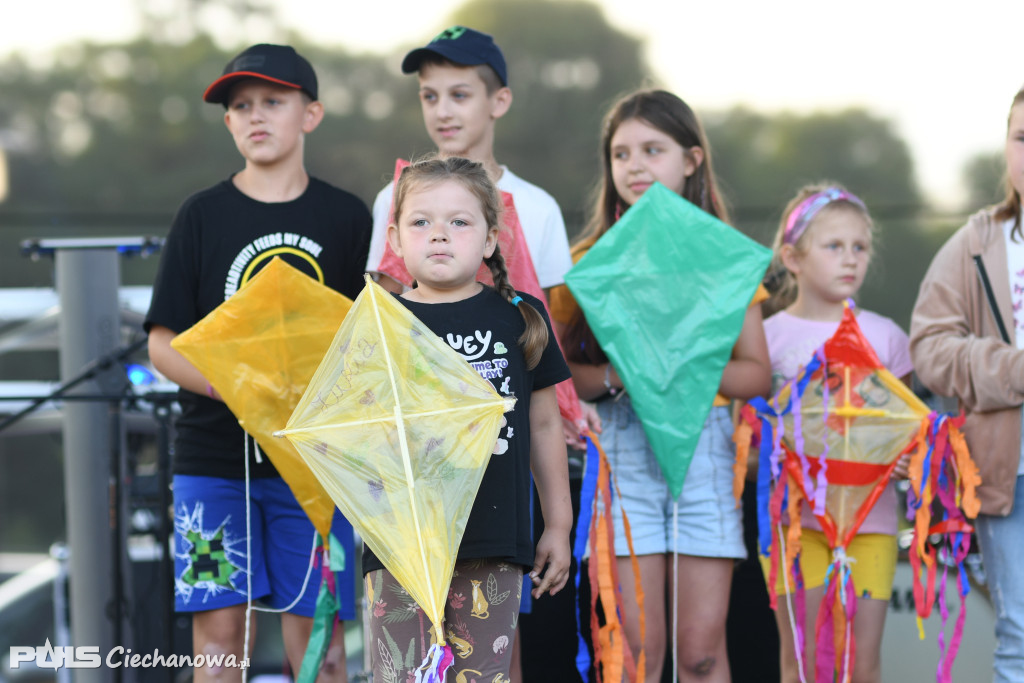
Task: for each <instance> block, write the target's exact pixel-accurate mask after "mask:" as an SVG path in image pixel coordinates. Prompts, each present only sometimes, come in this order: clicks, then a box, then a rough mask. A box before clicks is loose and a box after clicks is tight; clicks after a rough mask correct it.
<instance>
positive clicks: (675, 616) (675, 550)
mask: <svg viewBox="0 0 1024 683" xmlns="http://www.w3.org/2000/svg"><path fill="white" fill-rule="evenodd" d="M638 678H639V675H638ZM672 680H673V681H678V680H679V498H676V499H675V501H673V503H672Z"/></svg>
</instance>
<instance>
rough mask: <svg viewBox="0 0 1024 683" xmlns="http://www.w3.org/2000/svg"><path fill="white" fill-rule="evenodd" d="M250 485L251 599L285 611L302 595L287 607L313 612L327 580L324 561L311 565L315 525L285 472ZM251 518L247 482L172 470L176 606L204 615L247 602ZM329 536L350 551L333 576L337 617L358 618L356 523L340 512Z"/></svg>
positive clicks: (294, 611)
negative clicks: (248, 535)
mask: <svg viewBox="0 0 1024 683" xmlns="http://www.w3.org/2000/svg"><path fill="white" fill-rule="evenodd" d="M249 489H250V490H249V497H250V503H249V517H250V522H251V523H250V526H251V533H252V548H253V554H252V595H253V599H254V600H257V599H258V600H260V601H261V602H263V603H264V604H265V605H267V606H269V607H271V608H273V609H282V608H284V607H287V606H288V605H291V604H292V603H293V602H294V601H295V599H296V598H298V597H299V594H300V593H301V595H302V598H301V599H300V600H299V601H298V602H297V603H296V604H295V605H294V606H293V607H292V608H291V609H289V610H288V611H289V612H291V613H292V614H298V615H300V616H304V617H311V616H313V613H314V612H315V610H316V599H317V595H318V594H319V591H320V582H321V570H320V567H319V565H317V566H315V567H313V569H312V570H309V556H310V551H311V550H312V549H313V534H314V529H313V524H312V523H311V522H310V521H309V518H308V517H306V513H304V512H303V511H302V508H301V507H299V504H298V502H297V501H296V500H295V496H294V495H293V494H292V492H291V489H289V488H288V485H287V484H286V483H284V480H283V479H281V478H280V477H268V478H265V479H264V478H260V479H252V480H250V486H249ZM245 518H246V503H245V480H244V479H222V478H220V477H199V476H192V475H182V474H176V475H174V530H175V534H174V575H175V579H174V601H175V610H176V611H178V612H200V611H204V610H211V609H219V608H221V607H230V606H231V605H238V604H242V603H245V602H246V599H247V586H248V583H249V582H248V581H247V580H246V574H245V572H246V567H247V564H248V562H247V558H246V552H247V550H248V548H247V544H246V523H245ZM331 535H332V536H334V537H335V538H336V539H337V540H338V541H339V542H340V543H341V546H342V549H343V550H344V553H345V568H344V570H343V571H341V572H336V573H335V586H336V589H337V596H338V600H339V602H340V603H341V605H340V609H339V610H338V616H339V618H340V619H343V620H348V619H353V618H354V617H355V563H356V561H357V560H356V557H355V548H354V539H353V535H352V525H350V524H349V523H348V520H346V519H345V518H344V517H343V516H342V515H341V513H340V512H338V510H337V509H335V511H334V519H333V521H332V523H331ZM307 570H309V572H308V573H309V579H308V581H307V580H306V574H307ZM303 582H305V583H306V588H305V590H304V591H303V590H302V586H303Z"/></svg>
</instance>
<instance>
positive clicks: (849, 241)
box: [761, 183, 913, 683]
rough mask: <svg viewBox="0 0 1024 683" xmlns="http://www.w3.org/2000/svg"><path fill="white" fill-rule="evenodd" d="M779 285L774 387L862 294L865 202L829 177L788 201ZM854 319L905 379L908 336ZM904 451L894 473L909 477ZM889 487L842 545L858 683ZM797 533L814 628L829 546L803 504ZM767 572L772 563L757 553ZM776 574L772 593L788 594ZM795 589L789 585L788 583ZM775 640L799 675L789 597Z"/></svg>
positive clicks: (889, 555) (874, 634) (889, 324)
mask: <svg viewBox="0 0 1024 683" xmlns="http://www.w3.org/2000/svg"><path fill="white" fill-rule="evenodd" d="M774 249H775V265H776V272H777V273H778V274H779V275H778V279H777V286H778V289H777V291H776V292H775V293H774V294H773V297H772V300H771V302H770V305H772V307H773V308H774V309H775V310H777V311H778V312H777V313H776V314H775V315H772V316H771V317H769V318H767V319H766V320H765V321H764V331H765V338H766V339H767V341H768V353H769V355H770V356H771V361H772V393H773V394H774V393H776V392H777V391H778V390H779V389H780V388H781V387H782V386H783V385H784V384H785V383H786V382H787V381H788V380H790V379H792V378H794V377H796V376H797V375H798V374H799V372H800V371H801V369H802V366H803V365H804V364H806V363H807V362H808V361H809V360H810V359H811V357H812V356H813V354H814V351H815V349H817V348H819V347H820V346H821V345H822V344H824V343H825V341H827V340H828V339H829V338H830V337H831V336H832V335H833V334H834V333H835V331H836V328H838V327H839V322H840V320H841V319H842V316H843V309H844V307H845V306H846V305H847V302H848V300H852V298H853V297H855V296H856V295H857V292H858V291H859V290H860V287H861V285H862V284H863V282H864V277H865V275H866V274H867V270H868V265H869V263H870V261H871V254H872V221H871V215H870V214H869V213H868V210H867V207H866V206H865V205H864V202H862V201H861V200H860V199H859V198H857V196H856V195H854V194H853V193H851V192H849V191H847V190H846V189H844V188H843V187H842V186H840V185H838V184H836V183H827V184H819V185H809V186H807V187H804V188H803V189H801V190H800V191H799V192H798V193H797V195H796V197H794V198H793V199H792V200H791V201H790V202H789V204H788V205H787V206H786V210H785V211H784V212H783V215H782V221H781V223H780V225H779V230H778V233H777V234H776V237H775V244H774ZM856 313H857V322H858V324H859V325H860V328H861V330H862V331H863V332H864V336H865V337H867V340H868V341H869V342H870V343H871V346H872V347H873V348H874V350H875V352H876V353H877V354H878V357H879V360H881V361H882V363H883V364H884V365H885V367H886V368H888V369H889V370H890V371H891V372H892V373H893V374H894V375H896V376H897V377H900V378H902V379H903V381H904V382H908V381H909V379H910V373H911V371H912V370H913V365H912V363H911V360H910V349H909V341H908V339H907V335H906V333H905V332H904V331H903V330H902V329H900V327H899V325H897V324H896V323H895V322H893V321H892V320H890V319H889V318H886V317H884V316H881V315H878V314H877V313H872V312H871V311H866V310H864V309H860V308H858V309H857V310H856ZM907 465H908V462H907V457H906V456H904V459H903V460H901V461H900V462H899V464H898V465H897V466H896V470H895V472H894V475H893V476H898V477H900V478H906V476H907ZM896 503H897V501H896V490H895V487H894V485H893V484H892V483H891V482H890V484H889V486H887V487H886V489H885V491H884V492H883V493H882V496H881V497H880V498H879V500H878V502H877V503H876V504H875V506H874V508H872V510H871V512H870V513H868V515H867V517H866V518H865V520H864V522H863V524H862V526H861V528H860V532H859V533H858V534H857V536H856V537H855V538H854V540H853V541H852V542H851V543H850V545H849V547H848V548H847V555H848V556H850V557H851V558H853V559H855V560H856V561H855V562H853V564H852V568H853V583H854V585H855V586H856V587H857V589H858V591H859V592H860V595H858V596H857V598H858V600H857V620H856V622H855V631H854V638H855V640H856V642H857V649H856V653H855V657H854V665H853V681H855V682H856V683H868V682H876V683H877V682H879V681H881V680H882V678H881V657H880V654H881V645H882V628H883V627H884V625H885V615H886V611H887V608H888V606H889V598H890V596H891V594H892V582H893V576H894V574H895V571H896V531H897V526H896V525H897V504H896ZM801 525H802V528H803V534H802V536H801V543H802V551H801V555H800V562H801V565H802V569H803V576H804V588H805V609H806V615H805V620H804V621H805V623H809V624H813V623H814V619H815V617H816V615H817V614H818V607H819V606H820V604H821V601H822V598H823V597H824V594H825V586H824V578H825V574H826V568H827V567H828V565H829V563H830V561H831V550H830V548H829V544H828V541H827V539H826V537H825V534H824V533H823V532H822V530H821V525H820V524H818V521H817V519H815V517H814V515H813V514H811V512H810V510H809V509H808V507H807V506H804V507H803V511H802V515H801ZM761 562H762V566H763V569H764V572H765V575H766V576H768V575H770V574H769V571H770V564H769V560H768V559H767V558H763V557H762V558H761ZM783 573H784V572H782V571H780V572H779V573H778V576H779V580H778V581H777V582H776V585H775V586H774V587H771V586H769V590H772V589H774V590H775V591H776V594H777V595H779V596H784V595H786V586H785V585H784V583H783ZM794 588H795V587H793V586H790V589H794ZM776 620H777V622H778V625H779V636H780V645H781V652H780V662H781V668H782V680H783V681H784V682H787V683H788V682H795V681H798V680H800V672H799V667H798V664H797V659H796V649H795V646H794V636H793V631H792V629H791V621H790V614H789V607H788V601H786V600H780V601H779V603H778V610H777V612H776ZM813 648H814V639H813V638H807V642H806V650H807V656H806V660H805V661H808V662H813V661H814V652H813Z"/></svg>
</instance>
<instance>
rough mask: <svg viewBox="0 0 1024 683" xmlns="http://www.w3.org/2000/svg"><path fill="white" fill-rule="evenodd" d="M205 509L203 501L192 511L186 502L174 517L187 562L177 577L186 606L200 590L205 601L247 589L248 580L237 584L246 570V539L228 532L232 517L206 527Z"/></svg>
mask: <svg viewBox="0 0 1024 683" xmlns="http://www.w3.org/2000/svg"><path fill="white" fill-rule="evenodd" d="M203 509H204V508H203V504H202V503H196V504H195V507H193V508H192V509H191V510H189V509H188V506H187V505H184V504H183V505H182V506H181V508H180V509H179V510H178V511H177V513H176V514H175V519H174V530H175V532H176V534H177V543H176V546H177V547H176V549H175V553H176V554H177V556H178V558H179V559H181V560H183V561H184V564H185V569H184V571H182V572H181V574H179V575H178V576H176V577H175V579H174V590H175V592H176V593H177V594H178V595H179V596H181V598H182V600H183V601H184V602H185V604H186V605H187V604H188V603H190V602H191V601H192V599H193V598H197V599H198V597H199V596H197V595H196V593H197V592H200V593H201V594H202V601H203V602H204V603H205V602H206V601H207V600H208V599H209V598H210V597H211V596H216V595H219V594H221V593H225V592H227V591H237V592H240V593H244V591H245V585H244V584H245V582H244V580H243V581H242V584H241V585H236V583H235V581H236V578H237V577H238V576H242V577H244V573H245V570H244V568H243V566H242V565H243V564H244V562H245V539H244V538H234V537H233V536H232V535H231V533H230V532H229V531H228V529H227V525H228V522H230V521H231V518H230V516H228V517H225V518H224V519H223V520H221V522H220V523H219V524H217V525H216V526H211V527H204V524H203ZM179 566H180V565H179Z"/></svg>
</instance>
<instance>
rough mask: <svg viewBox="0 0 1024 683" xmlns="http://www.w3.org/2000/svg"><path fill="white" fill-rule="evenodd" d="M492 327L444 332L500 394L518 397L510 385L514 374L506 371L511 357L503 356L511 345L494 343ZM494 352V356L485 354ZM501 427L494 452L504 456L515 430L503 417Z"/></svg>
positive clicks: (446, 339) (461, 353)
mask: <svg viewBox="0 0 1024 683" xmlns="http://www.w3.org/2000/svg"><path fill="white" fill-rule="evenodd" d="M493 336H494V335H493V333H492V332H491V330H487V331H486V332H481V331H480V330H473V331H472V332H468V333H467V334H454V333H452V332H449V333H448V334H446V335H445V341H447V342H448V346H450V347H452V348H453V349H455V350H456V351H458V353H459V355H460V356H462V357H463V358H465V359H466V361H468V362H469V364H470V365H472V366H473V369H474V370H476V371H477V373H479V375H480V376H481V377H483V378H484V379H486V380H487V381H489V382H490V383H491V384H493V385H494V388H495V389H496V390H497V391H498V393H500V394H502V395H503V396H515V393H514V391H513V390H512V389H511V387H509V383H510V381H511V379H512V378H511V377H509V376H507V375H506V374H505V371H506V370H507V369H508V359H507V358H501V356H505V355H507V354H508V347H507V346H505V344H504V343H503V342H500V341H496V342H494V344H493V345H492V344H491V339H492V338H493ZM488 355H491V356H493V357H491V358H485V356H488ZM501 429H502V431H501V432H500V433H499V434H500V436H499V437H498V442H497V444H495V446H494V453H493V454H494V455H501V454H503V453H505V452H507V451H508V442H509V439H511V438H512V434H513V429H512V427H510V426H508V420H506V419H505V418H504V417H502V418H501Z"/></svg>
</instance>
